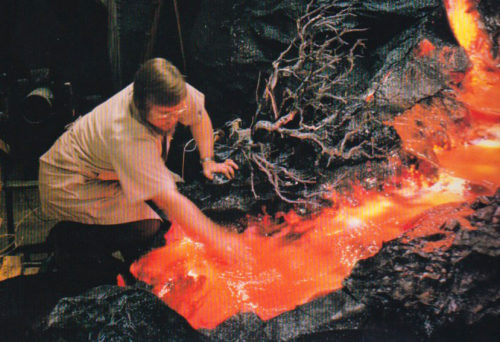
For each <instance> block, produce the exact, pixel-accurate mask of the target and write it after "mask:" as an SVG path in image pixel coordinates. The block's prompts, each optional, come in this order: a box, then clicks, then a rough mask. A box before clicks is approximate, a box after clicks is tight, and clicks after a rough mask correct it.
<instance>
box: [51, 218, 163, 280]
mask: <svg viewBox="0 0 500 342" xmlns="http://www.w3.org/2000/svg"><path fill="white" fill-rule="evenodd" d="M166 230H167V229H166V227H165V226H164V225H163V224H162V222H161V221H160V220H142V221H136V222H129V223H124V224H116V225H89V224H83V223H77V222H69V221H62V222H59V223H57V224H56V225H55V226H54V227H53V228H52V230H51V231H50V233H49V237H48V238H47V242H48V243H49V244H50V245H51V246H52V247H53V249H54V251H55V253H54V254H55V265H56V268H57V269H58V270H61V271H64V272H71V273H75V272H76V273H82V272H83V273H86V274H92V273H121V274H123V275H125V274H124V273H127V272H128V268H129V266H130V264H131V263H132V262H133V261H134V260H136V259H137V258H139V257H140V256H141V255H143V254H145V253H146V252H148V251H149V250H151V249H152V248H155V247H160V246H162V245H163V244H164V243H165V241H164V239H163V235H164V233H165V232H166ZM116 251H120V253H121V255H122V256H123V259H124V260H119V259H117V258H115V257H113V256H112V254H113V253H115V252H116Z"/></svg>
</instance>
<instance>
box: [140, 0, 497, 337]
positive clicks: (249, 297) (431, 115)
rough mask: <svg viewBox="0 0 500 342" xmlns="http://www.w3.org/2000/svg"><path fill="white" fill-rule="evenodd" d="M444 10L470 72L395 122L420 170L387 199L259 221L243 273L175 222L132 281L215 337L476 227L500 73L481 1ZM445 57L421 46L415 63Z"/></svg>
mask: <svg viewBox="0 0 500 342" xmlns="http://www.w3.org/2000/svg"><path fill="white" fill-rule="evenodd" d="M445 5H446V7H447V9H448V16H449V21H450V25H451V27H452V28H453V31H454V32H455V34H456V36H457V40H458V41H459V42H460V44H462V46H463V47H464V49H465V50H466V52H467V54H468V56H469V58H470V61H471V67H470V68H469V70H468V71H467V74H466V75H465V78H464V79H463V80H462V84H461V86H460V88H459V89H455V93H454V94H452V95H451V96H450V97H448V98H446V97H444V96H443V97H436V98H434V99H432V100H430V101H427V104H417V105H415V106H414V107H413V108H411V109H410V110H408V111H407V112H406V113H403V114H402V115H400V116H398V117H397V118H396V119H395V120H394V121H393V122H391V124H392V125H393V126H394V127H395V129H396V130H397V132H398V134H399V135H400V137H401V139H402V142H403V149H404V150H406V151H407V152H409V153H411V154H412V155H415V156H417V157H418V158H419V160H420V163H419V164H418V166H417V167H418V169H417V167H411V168H410V169H403V170H401V173H402V174H401V175H400V176H398V177H394V178H393V179H391V180H389V181H388V182H387V183H386V184H385V185H384V189H383V192H379V191H375V190H372V191H368V190H365V189H363V188H362V187H360V186H353V187H352V190H351V191H346V192H345V193H342V194H340V193H337V192H334V191H332V192H331V194H330V195H329V196H328V198H329V199H330V200H331V201H332V202H333V203H334V206H333V207H331V208H326V209H324V210H322V211H321V212H320V213H318V214H316V215H315V216H313V217H306V218H304V217H300V216H299V215H297V214H296V213H295V212H293V211H291V212H288V213H282V214H280V215H279V216H280V217H275V218H272V217H270V216H269V215H262V216H261V217H254V218H251V219H250V220H249V222H250V223H249V226H248V227H247V229H246V230H245V232H244V233H242V234H241V235H239V239H240V240H241V244H242V245H244V246H246V247H247V248H248V250H249V252H250V254H251V258H250V260H249V261H248V262H247V263H245V264H234V263H229V262H228V261H226V260H221V259H220V257H216V256H215V255H214V253H213V251H212V250H211V249H210V246H206V245H203V244H201V243H198V242H195V241H193V240H192V239H190V238H189V237H188V236H186V234H185V233H184V231H183V230H182V227H180V226H179V225H177V224H175V223H174V224H173V225H172V228H171V229H170V231H169V232H168V233H167V235H166V240H167V245H166V246H165V247H163V248H160V249H157V250H154V251H152V252H150V253H149V254H148V255H146V256H145V257H143V258H142V259H140V260H139V261H138V262H136V263H134V264H133V265H132V268H131V271H132V273H133V274H134V276H136V277H137V278H138V279H140V280H142V281H144V282H146V283H148V284H150V285H152V287H153V292H154V293H155V294H156V295H157V296H158V297H160V298H161V299H162V300H163V301H164V302H165V303H167V304H168V305H169V306H170V307H171V308H173V309H175V310H176V311H177V312H179V313H180V314H181V315H183V316H184V317H186V318H187V319H188V321H189V322H190V323H191V325H192V326H193V327H194V328H213V327H215V326H217V325H218V324H219V323H221V322H222V321H224V320H225V319H227V318H229V317H230V316H232V315H234V314H236V313H239V312H249V311H251V312H254V313H256V314H257V315H258V316H259V317H260V318H262V319H264V320H266V319H270V318H272V317H275V316H277V315H279V314H280V313H283V312H285V311H288V310H291V309H293V308H295V307H296V306H297V305H300V304H303V303H306V302H308V301H310V300H311V299H313V298H316V297H318V296H320V295H323V294H326V293H328V292H331V291H333V290H336V289H339V288H340V287H341V286H342V281H343V279H344V278H345V277H346V276H348V275H349V273H350V272H351V270H352V268H353V267H354V265H355V264H356V262H357V261H359V260H360V259H364V258H368V257H370V256H373V255H374V254H375V253H377V252H378V251H379V249H380V248H381V246H382V243H383V242H384V241H389V240H391V239H394V238H397V237H400V236H401V235H402V234H403V233H405V232H406V233H407V235H405V236H406V238H412V237H415V236H420V235H424V234H430V233H432V232H434V231H437V230H439V226H440V225H441V224H442V223H443V222H444V221H446V220H447V219H456V220H459V221H460V222H461V224H462V226H463V227H467V226H468V225H467V221H465V220H464V216H465V215H468V214H470V212H471V210H470V209H468V207H467V205H466V204H464V203H466V202H470V201H472V200H473V199H474V198H475V197H476V196H477V195H478V194H491V193H492V192H493V191H494V190H495V189H496V188H497V187H498V186H499V185H500V125H498V124H499V119H498V118H499V114H500V103H499V102H498V101H500V100H499V99H500V94H499V93H498V91H499V87H498V85H499V80H500V72H499V70H498V68H495V67H493V66H495V65H497V64H498V63H496V64H495V62H494V61H493V60H492V57H491V45H490V44H489V40H488V36H487V35H486V34H485V33H484V31H483V30H482V28H481V27H480V24H479V23H480V21H479V20H480V18H479V15H478V13H477V10H476V9H475V8H474V7H473V6H472V5H471V2H470V1H465V0H453V1H452V0H450V1H446V2H445ZM445 48H446V47H445ZM445 48H443V49H445ZM435 49H436V48H435V46H434V45H433V44H432V43H431V42H430V41H427V40H423V41H422V43H421V44H420V45H419V48H418V50H416V51H417V56H421V57H425V56H428V55H429V54H432V53H434V52H435ZM441 52H442V50H441V51H440V53H441ZM455 95H456V96H458V98H459V99H460V100H461V101H463V102H464V104H463V105H462V104H460V103H457V101H456V96H455ZM495 96H496V97H495ZM372 98H373V94H371V95H370V96H368V97H367V98H366V101H371V100H372ZM278 219H280V220H282V221H283V222H282V223H276V222H277V221H278ZM469 228H470V227H469ZM440 232H441V231H440ZM443 234H445V236H446V238H445V239H441V240H439V241H437V242H436V241H430V242H428V243H427V245H426V246H424V247H423V248H424V250H425V251H431V250H433V249H436V248H446V247H447V246H449V244H451V242H452V239H453V235H452V234H451V233H450V232H443Z"/></svg>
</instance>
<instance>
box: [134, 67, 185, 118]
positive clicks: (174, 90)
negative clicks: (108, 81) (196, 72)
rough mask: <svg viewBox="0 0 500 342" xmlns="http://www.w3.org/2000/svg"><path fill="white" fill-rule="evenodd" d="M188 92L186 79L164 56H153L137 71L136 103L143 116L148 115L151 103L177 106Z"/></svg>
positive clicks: (135, 80) (135, 84)
mask: <svg viewBox="0 0 500 342" xmlns="http://www.w3.org/2000/svg"><path fill="white" fill-rule="evenodd" d="M186 94H187V90H186V81H185V80H184V77H183V76H182V74H181V73H180V71H179V70H178V69H177V68H176V67H175V66H174V65H173V64H172V63H170V62H169V61H167V60H166V59H164V58H153V59H150V60H148V61H147V62H146V63H144V64H143V65H142V66H141V67H140V68H139V70H138V71H137V72H136V73H135V78H134V95H133V98H134V104H135V106H136V107H137V108H138V109H139V111H140V113H141V116H144V117H143V119H145V116H146V115H147V112H148V110H149V108H148V106H149V105H150V104H154V105H158V106H175V105H177V104H179V103H180V102H181V101H182V100H183V99H184V98H185V97H186Z"/></svg>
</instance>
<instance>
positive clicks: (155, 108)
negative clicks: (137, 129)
mask: <svg viewBox="0 0 500 342" xmlns="http://www.w3.org/2000/svg"><path fill="white" fill-rule="evenodd" d="M186 110H187V107H186V100H182V101H181V102H180V103H179V104H177V105H175V106H159V105H155V104H150V105H149V112H148V115H147V120H148V122H149V123H150V124H151V125H153V126H155V127H156V128H159V129H161V130H162V131H165V132H168V131H170V130H171V129H173V128H174V127H175V125H177V122H178V121H179V118H180V116H181V115H184V114H185V112H186Z"/></svg>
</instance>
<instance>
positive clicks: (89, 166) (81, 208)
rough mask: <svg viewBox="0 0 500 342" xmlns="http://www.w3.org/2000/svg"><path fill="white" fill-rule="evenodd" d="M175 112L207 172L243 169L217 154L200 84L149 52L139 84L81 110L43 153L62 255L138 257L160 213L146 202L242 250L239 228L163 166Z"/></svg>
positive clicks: (195, 234)
mask: <svg viewBox="0 0 500 342" xmlns="http://www.w3.org/2000/svg"><path fill="white" fill-rule="evenodd" d="M178 122H180V123H181V124H183V125H187V126H189V127H190V129H191V132H192V134H193V137H194V139H195V141H196V143H197V144H198V148H199V152H200V158H201V163H202V167H203V173H204V175H205V176H206V177H207V178H209V179H211V178H212V177H213V174H214V173H217V172H220V173H223V174H224V175H226V176H227V177H228V178H232V177H233V176H234V172H235V170H237V169H238V166H237V165H236V164H235V163H234V162H233V161H232V160H229V159H228V160H226V161H225V162H223V163H217V162H215V161H214V160H213V132H212V124H211V121H210V118H209V116H208V114H207V112H206V110H205V108H204V96H203V94H202V93H200V92H199V91H197V90H196V89H195V88H193V87H192V86H190V85H189V84H187V83H186V82H185V81H184V79H183V77H182V75H181V74H180V73H179V71H178V70H177V68H175V66H173V65H172V64H171V63H169V62H168V61H166V60H164V59H161V58H156V59H152V60H149V61H148V62H146V63H145V64H144V65H143V66H142V67H141V68H140V69H139V70H138V72H137V73H136V75H135V79H134V83H133V84H131V85H129V86H128V87H126V88H125V89H123V90H122V91H120V92H119V93H118V94H116V95H114V96H113V97H112V98H110V99H109V100H108V101H106V102H104V103H103V104H101V105H99V106H97V107H96V108H95V109H94V110H92V111H91V112H90V113H88V114H86V115H84V116H82V117H81V118H79V119H78V120H76V121H75V122H74V123H73V124H72V125H71V126H70V127H69V128H68V130H67V131H66V132H65V133H64V134H63V135H62V136H61V137H60V138H59V139H58V140H57V141H56V142H55V143H54V145H53V146H52V147H51V148H50V149H49V151H47V152H46V153H45V154H44V155H43V156H42V157H41V158H40V172H39V189H40V199H41V206H42V211H43V212H44V213H45V214H46V215H47V216H49V217H52V218H55V219H57V220H59V221H61V222H60V223H59V224H57V225H56V226H55V227H54V228H53V229H52V231H51V234H50V236H49V239H50V240H52V241H53V242H54V243H55V248H56V262H57V263H58V264H68V263H86V262H90V263H92V262H95V261H97V262H102V258H105V256H106V255H110V254H111V252H114V251H115V250H120V251H121V253H122V255H123V256H124V258H125V260H126V261H127V262H129V263H130V262H131V261H133V260H134V259H135V258H137V257H138V256H139V255H140V254H141V253H143V252H144V251H145V250H147V249H148V248H149V246H150V245H151V243H152V241H153V240H154V238H155V236H156V235H157V234H158V233H159V231H160V223H161V221H160V217H159V216H158V214H157V213H156V212H155V211H154V210H152V209H151V207H150V206H149V205H148V204H147V203H146V202H148V203H153V204H154V205H155V206H156V207H158V208H159V209H160V210H161V211H162V212H163V213H165V214H166V215H167V216H168V218H169V220H170V221H175V222H177V223H179V224H180V225H181V226H182V227H183V229H184V230H185V231H186V233H187V234H188V235H190V236H191V237H192V238H194V239H197V240H199V241H201V242H203V243H206V244H210V245H211V246H212V247H213V248H215V250H217V251H218V252H219V253H222V254H226V255H227V254H232V253H235V252H237V251H236V250H237V249H238V248H239V246H238V242H237V240H236V239H235V237H234V236H232V235H231V234H228V233H226V232H224V230H223V228H222V227H220V226H218V225H217V224H215V223H214V222H212V221H211V220H209V219H208V218H207V217H206V216H205V215H204V214H203V213H202V212H201V211H200V210H199V209H198V208H197V207H196V206H195V205H194V204H193V203H192V202H191V201H190V200H189V199H188V198H186V197H185V196H183V195H182V194H180V193H179V192H178V191H177V188H176V186H175V181H174V176H173V175H172V173H171V172H170V171H169V170H168V169H167V167H166V166H165V160H166V155H167V152H168V148H169V142H170V139H171V138H172V135H173V132H174V130H175V126H176V124H177V123H178ZM223 236H224V238H222V237H223ZM91 259H92V261H89V260H91ZM69 260H71V262H69Z"/></svg>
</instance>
